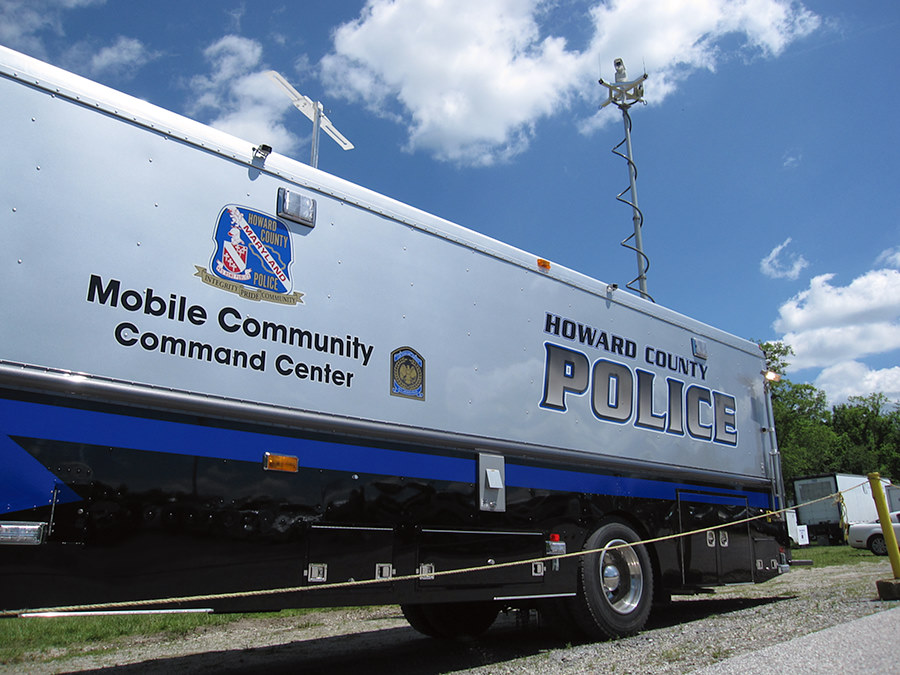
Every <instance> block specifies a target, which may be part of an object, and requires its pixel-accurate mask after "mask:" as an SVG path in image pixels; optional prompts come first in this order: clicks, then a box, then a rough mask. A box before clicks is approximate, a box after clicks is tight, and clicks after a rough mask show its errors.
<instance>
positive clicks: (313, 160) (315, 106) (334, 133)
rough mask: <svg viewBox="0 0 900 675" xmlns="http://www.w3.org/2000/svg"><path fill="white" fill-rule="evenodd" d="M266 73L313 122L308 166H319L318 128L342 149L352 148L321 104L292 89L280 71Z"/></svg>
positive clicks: (351, 144)
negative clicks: (326, 114)
mask: <svg viewBox="0 0 900 675" xmlns="http://www.w3.org/2000/svg"><path fill="white" fill-rule="evenodd" d="M266 75H268V76H269V77H271V78H272V79H273V80H275V82H277V83H278V85H279V86H280V87H281V88H282V89H284V90H285V91H286V92H287V95H288V96H289V97H290V99H291V102H292V103H293V104H294V107H295V108H297V110H299V111H300V112H302V113H303V114H304V115H306V116H307V117H308V118H309V119H310V121H311V122H312V123H313V132H312V149H311V150H310V153H309V164H310V166H312V167H316V168H318V166H319V129H321V130H322V131H324V132H325V133H326V134H328V135H329V136H331V137H332V138H333V139H334V142H335V143H337V144H338V145H339V146H341V147H342V148H343V149H344V150H352V149H353V143H351V142H350V141H348V140H347V139H346V138H344V135H343V134H342V133H341V132H340V131H338V130H337V128H336V127H335V126H334V124H332V123H331V120H330V119H328V118H327V117H325V113H324V112H323V111H322V104H321V103H320V102H319V101H313V100H312V99H311V98H309V97H308V96H304V95H303V94H301V93H300V92H299V91H297V90H296V89H294V87H292V86H291V83H290V82H288V81H287V80H286V79H284V77H282V76H281V74H280V73H277V72H275V71H274V70H267V71H266Z"/></svg>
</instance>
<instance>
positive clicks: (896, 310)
mask: <svg viewBox="0 0 900 675" xmlns="http://www.w3.org/2000/svg"><path fill="white" fill-rule="evenodd" d="M833 278H834V275H833V274H822V275H819V276H817V277H813V279H812V280H811V281H810V283H809V288H808V289H807V290H805V291H802V292H801V293H798V294H797V295H795V296H794V297H793V298H791V299H790V300H788V301H787V302H786V303H784V304H783V305H782V306H781V308H780V309H779V314H780V316H779V318H778V320H777V321H776V322H775V329H776V330H778V331H785V332H788V331H791V332H798V331H801V332H807V331H811V330H815V329H820V328H830V327H835V326H842V327H847V326H855V325H861V324H862V325H867V324H878V323H883V322H894V321H896V320H897V319H898V318H900V271H898V270H892V269H881V270H872V271H870V272H866V273H865V274H864V275H862V276H861V277H857V278H856V279H854V280H853V281H852V282H850V285H849V286H833V285H832V284H831V283H830V282H831V280H832V279H833Z"/></svg>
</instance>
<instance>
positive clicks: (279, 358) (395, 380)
mask: <svg viewBox="0 0 900 675" xmlns="http://www.w3.org/2000/svg"><path fill="white" fill-rule="evenodd" d="M0 100H2V101H3V105H2V107H0V146H2V147H3V149H4V156H3V161H2V164H0V232H2V233H3V261H2V264H0V288H2V289H3V295H2V299H0V302H2V308H3V322H2V324H0V325H2V328H0V331H2V336H0V337H2V339H0V456H2V466H3V471H2V472H0V579H2V583H0V608H2V609H3V610H7V611H10V612H15V611H16V610H18V609H20V608H27V607H35V606H38V607H42V606H43V607H46V606H59V605H72V604H79V603H109V602H115V601H119V602H134V601H138V600H154V601H155V602H157V603H158V604H159V605H160V606H163V607H208V608H212V609H214V610H216V611H234V610H242V609H279V608H282V607H295V606H327V605H354V604H355V605H359V604H369V603H378V604H383V603H399V604H401V606H402V607H403V611H404V613H405V614H406V616H407V617H408V618H409V620H410V622H411V623H412V624H413V625H414V626H415V627H416V628H417V629H419V630H421V631H422V632H424V633H426V634H429V635H435V636H443V637H448V636H455V635H459V634H474V633H478V632H480V631H483V630H485V629H487V627H488V626H489V625H490V623H491V622H492V621H493V619H494V617H495V616H496V614H497V612H498V610H499V609H501V608H503V607H529V608H531V607H538V608H539V609H540V610H541V611H542V612H544V613H545V614H546V615H547V616H550V617H553V618H552V621H553V622H554V624H555V625H556V626H557V627H559V628H560V630H561V631H563V632H566V633H567V634H569V635H573V636H575V635H588V636H593V637H598V636H620V635H627V634H631V633H634V632H635V631H637V630H640V628H641V626H643V624H644V621H645V620H646V618H647V615H648V612H649V610H650V605H651V602H652V601H653V600H654V598H667V597H668V596H669V595H670V594H672V593H689V592H693V591H695V590H697V589H698V588H703V587H706V586H712V585H718V584H724V583H735V582H758V581H765V580H766V579H770V578H772V577H774V576H776V575H777V574H779V572H780V571H782V570H783V568H784V564H785V563H786V560H787V558H786V554H785V553H784V550H783V549H784V547H785V546H786V545H787V534H786V529H785V527H784V522H783V520H782V519H780V518H778V517H771V516H770V515H769V512H770V511H771V510H773V509H775V508H777V507H778V506H779V501H778V499H777V497H776V494H775V493H776V491H777V483H778V480H777V477H778V475H779V472H778V465H777V453H776V452H775V448H774V443H773V438H772V433H771V423H770V418H771V414H770V407H769V401H768V396H767V391H766V389H765V385H764V381H763V377H762V375H761V371H762V370H763V369H764V366H765V360H764V358H763V355H762V353H761V351H760V350H759V348H758V347H757V345H755V344H753V343H751V342H748V341H745V340H742V339H738V338H736V337H734V336H731V335H728V334H726V333H724V332H722V331H720V330H716V329H714V328H711V327H709V326H706V325H704V324H702V323H700V322H698V321H695V320H692V319H689V318H687V317H684V316H681V315H679V314H677V313H676V312H673V311H671V310H668V309H665V308H663V307H660V306H658V305H655V304H652V303H650V302H647V301H645V300H642V299H640V298H636V297H634V296H633V295H631V294H628V293H625V292H622V291H620V290H617V289H616V288H615V287H613V286H611V285H607V284H605V283H603V282H600V281H597V280H594V279H591V278H588V277H586V276H584V275H581V274H578V273H576V272H573V271H571V270H568V269H565V268H564V267H561V266H559V265H555V264H551V263H549V262H547V261H544V260H541V259H539V258H538V257H536V256H534V255H530V254H528V253H525V252H523V251H521V250H518V249H515V248H513V247H511V246H508V245H506V244H503V243H500V242H498V241H495V240H493V239H490V238H488V237H485V236H483V235H480V234H477V233H476V232H473V231H472V230H468V229H465V228H463V227H460V226H458V225H455V224H453V223H449V222H447V221H445V220H442V219H440V218H438V217H435V216H433V215H429V214H427V213H424V212H422V211H420V210H418V209H415V208H413V207H411V206H408V205H406V204H402V203H400V202H397V201H394V200H392V199H389V198H387V197H385V196H383V195H380V194H376V193H374V192H372V191H370V190H366V189H364V188H362V187H359V186H357V185H353V184H351V183H349V182H347V181H344V180H341V179H340V178H336V177H334V176H331V175H329V174H327V173H324V172H322V171H319V170H317V169H314V168H312V167H310V166H308V165H305V164H302V163H300V162H297V161H294V160H292V159H290V158H288V157H284V156H282V155H279V154H278V153H277V152H271V153H270V152H269V150H270V149H269V148H264V147H263V145H262V144H259V145H256V144H253V143H250V142H247V141H243V140H241V139H238V138H235V137H233V136H230V135H227V134H224V133H222V132H219V131H216V130H214V129H211V128H209V127H207V126H205V125H203V124H199V123H197V122H194V121H191V120H188V119H185V118H183V117H181V116H179V115H176V114H173V113H171V112H167V111H165V110H161V109H159V108H157V107H155V106H153V105H150V104H148V103H146V102H144V101H140V100H138V99H135V98H132V97H130V96H126V95H124V94H122V93H119V92H116V91H113V90H111V89H109V88H107V87H103V86H101V85H98V84H96V83H93V82H90V81H88V80H85V79H83V78H81V77H77V76H75V75H72V74H70V73H66V72H64V71H62V70H59V69H57V68H55V67H52V66H49V65H47V64H44V63H41V62H39V61H36V60H34V59H31V58H29V57H26V56H23V55H21V54H17V53H16V52H13V51H10V50H8V49H5V48H0ZM257 140H258V141H263V140H265V139H257ZM754 516H762V517H761V518H759V519H756V520H748V518H752V517H754ZM767 516H768V517H767ZM708 528H717V529H711V530H710V529H708ZM682 535H683V536H682ZM658 538H660V539H659V540H658V541H654V542H653V543H647V544H640V545H635V546H633V547H625V548H617V547H619V546H622V545H626V544H630V543H635V542H637V541H638V540H646V539H658ZM583 550H588V551H591V553H589V554H585V555H581V556H579V557H567V558H563V559H559V558H557V557H553V556H555V555H557V554H561V553H564V552H568V553H573V552H579V551H583ZM501 563H517V564H516V565H515V566H511V567H501V566H500V564H501ZM460 569H465V570H469V571H466V572H464V573H454V574H446V573H448V572H452V571H454V570H460ZM360 582H368V583H366V584H365V585H359V583H360ZM285 588H289V589H294V590H291V591H287V592H285V591H283V590H281V589H285ZM297 589H300V590H297ZM261 590H274V591H276V592H273V593H271V594H266V595H254V593H255V592H256V591H261ZM221 593H230V594H233V595H231V596H229V597H227V598H222V597H217V598H214V599H209V598H207V599H184V598H194V596H206V595H210V594H221Z"/></svg>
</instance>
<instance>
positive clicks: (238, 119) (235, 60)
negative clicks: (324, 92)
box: [189, 35, 300, 154]
mask: <svg viewBox="0 0 900 675" xmlns="http://www.w3.org/2000/svg"><path fill="white" fill-rule="evenodd" d="M203 54H204V56H205V57H206V60H207V61H208V62H209V64H210V67H211V72H210V74H209V75H201V76H197V77H194V78H193V79H192V80H191V88H192V90H193V94H194V98H193V101H192V102H191V103H190V106H189V107H190V112H191V114H193V115H198V116H204V115H207V114H208V113H209V111H213V118H212V120H211V121H210V122H209V124H211V125H212V126H214V127H216V128H217V129H221V130H222V131H226V132H228V133H230V134H234V135H235V136H239V137H241V138H245V139H247V140H250V141H256V142H259V143H267V144H268V145H271V146H272V147H273V148H274V149H275V150H276V151H277V152H280V153H282V154H290V153H292V152H294V151H296V150H297V148H298V146H299V145H300V139H298V138H297V136H295V135H294V134H293V133H291V132H290V131H288V130H287V128H286V127H285V125H284V122H283V119H284V117H285V115H286V114H287V113H288V111H293V110H294V108H293V107H292V106H291V103H290V100H289V99H288V98H287V97H286V96H285V95H284V93H283V92H282V91H281V90H280V89H279V88H278V87H277V85H276V84H275V83H274V82H273V81H272V80H271V79H270V78H269V77H268V76H267V75H265V74H264V72H263V70H264V66H263V65H262V46H261V45H260V44H259V43H258V42H256V41H255V40H250V39H247V38H243V37H239V36H237V35H226V36H225V37H223V38H221V39H220V40H217V41H216V42H214V43H213V44H211V45H210V46H209V47H207V48H206V50H204V52H203ZM297 114H298V115H299V113H297Z"/></svg>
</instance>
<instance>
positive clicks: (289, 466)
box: [263, 452, 300, 473]
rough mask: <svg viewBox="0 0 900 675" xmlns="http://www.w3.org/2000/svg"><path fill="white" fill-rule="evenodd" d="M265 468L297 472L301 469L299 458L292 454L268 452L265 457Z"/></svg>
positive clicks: (267, 469)
mask: <svg viewBox="0 0 900 675" xmlns="http://www.w3.org/2000/svg"><path fill="white" fill-rule="evenodd" d="M263 468H264V469H265V470H266V471H289V472H292V473H297V471H298V470H299V469H300V463H299V460H298V459H297V458H296V457H291V456H290V455H273V454H272V453H271V452H267V453H266V454H265V457H264V458H263Z"/></svg>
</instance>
